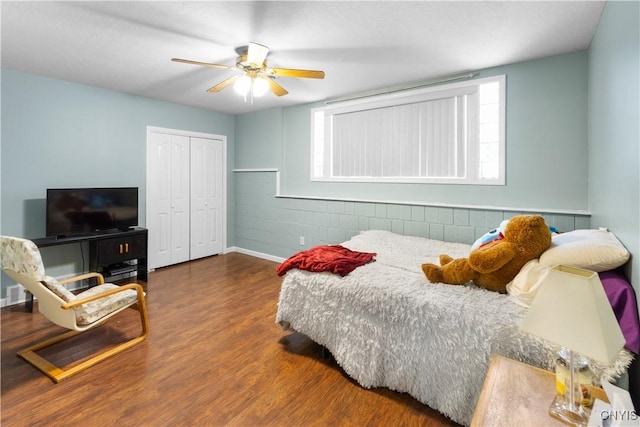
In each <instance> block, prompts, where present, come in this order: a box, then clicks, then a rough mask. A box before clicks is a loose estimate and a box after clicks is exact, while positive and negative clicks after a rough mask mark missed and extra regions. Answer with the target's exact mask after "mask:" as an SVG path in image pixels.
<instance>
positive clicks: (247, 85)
mask: <svg viewBox="0 0 640 427" xmlns="http://www.w3.org/2000/svg"><path fill="white" fill-rule="evenodd" d="M233 89H234V90H235V91H236V93H238V95H242V96H246V95H247V94H248V93H249V91H250V90H251V77H249V76H247V75H244V76H241V77H239V78H238V80H236V82H235V83H234V84H233Z"/></svg>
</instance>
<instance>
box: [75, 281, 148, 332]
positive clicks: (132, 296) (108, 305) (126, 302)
mask: <svg viewBox="0 0 640 427" xmlns="http://www.w3.org/2000/svg"><path fill="white" fill-rule="evenodd" d="M117 288H118V285H114V284H112V283H105V284H103V285H98V286H94V287H93V288H89V289H87V290H86V291H84V292H81V293H79V294H78V295H76V296H75V297H76V298H78V299H82V298H87V297H90V296H93V295H96V294H100V293H102V292H105V291H108V290H110V289H117ZM137 299H138V293H137V292H136V291H134V290H133V289H127V290H126V291H123V292H118V293H117V294H113V295H109V296H107V297H104V298H100V299H97V300H95V301H91V302H88V303H86V304H82V305H81V306H79V307H75V308H74V310H75V312H76V321H77V323H78V325H89V324H91V323H94V322H96V321H98V320H100V319H102V318H103V317H105V316H107V315H109V314H111V313H113V312H114V311H116V310H118V309H120V308H123V307H128V306H130V305H133V304H135V302H136V301H137Z"/></svg>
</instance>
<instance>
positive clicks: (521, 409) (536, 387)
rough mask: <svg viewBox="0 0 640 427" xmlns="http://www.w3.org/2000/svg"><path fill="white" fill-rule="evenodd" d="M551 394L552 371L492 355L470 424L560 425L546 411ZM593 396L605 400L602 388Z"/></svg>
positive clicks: (551, 399)
mask: <svg viewBox="0 0 640 427" xmlns="http://www.w3.org/2000/svg"><path fill="white" fill-rule="evenodd" d="M555 395H556V384H555V374H553V373H552V372H548V371H545V370H544V369H539V368H536V367H533V366H530V365H527V364H525V363H521V362H518V361H515V360H512V359H509V358H506V357H504V356H500V355H494V356H493V358H492V359H491V364H490V365H489V370H488V371H487V376H486V378H485V380H484V385H483V386H482V392H481V393H480V398H479V399H478V404H477V405H476V409H475V411H474V413H473V418H472V420H471V426H518V427H526V426H531V427H533V426H536V427H540V426H564V425H565V424H563V423H561V422H560V421H558V420H556V419H555V418H552V417H551V416H550V415H549V414H548V412H547V411H548V410H549V405H551V402H552V401H553V399H554V397H555ZM593 396H594V398H596V399H600V400H603V401H605V402H609V400H608V399H607V396H606V394H605V392H604V390H602V389H599V388H595V389H594V390H593Z"/></svg>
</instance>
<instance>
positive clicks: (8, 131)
mask: <svg viewBox="0 0 640 427" xmlns="http://www.w3.org/2000/svg"><path fill="white" fill-rule="evenodd" d="M1 79H2V83H1V84H2V87H1V89H2V132H1V137H2V141H1V144H2V145H1V149H2V154H1V167H2V171H1V181H2V182H1V189H2V196H1V214H2V215H1V230H2V233H3V234H8V235H15V236H20V237H27V238H36V237H43V236H44V235H45V209H44V203H45V200H44V199H45V196H46V189H47V188H48V187H91V186H104V187H108V186H137V187H139V188H140V202H139V203H140V208H141V210H140V225H141V226H144V222H145V215H146V212H145V194H146V186H145V180H146V165H145V163H146V127H147V126H158V127H166V128H174V129H182V130H189V131H195V132H206V133H214V134H220V135H226V136H227V144H228V147H227V153H228V159H227V161H228V162H229V163H228V164H229V169H231V168H232V167H233V164H234V157H235V150H234V140H235V118H234V116H232V115H225V114H219V113H215V112H212V111H208V110H203V109H197V108H192V107H186V106H181V105H177V104H172V103H168V102H163V101H158V100H153V99H149V98H143V97H139V96H133V95H128V94H124V93H120V92H114V91H109V90H105V89H101V88H97V87H92V86H86V85H80V84H76V83H70V82H65V81H60V80H55V79H50V78H46V77H41V76H36V75H32V74H25V73H21V72H16V71H12V70H6V69H3V70H2V74H1ZM228 182H229V189H228V191H229V194H230V202H229V212H228V213H229V215H228V216H229V219H230V220H229V224H228V230H229V232H228V235H229V237H228V240H229V244H230V245H232V244H233V236H234V229H235V224H234V222H233V218H234V215H233V208H234V204H233V202H232V200H233V192H234V190H233V179H231V177H229V179H228ZM76 246H77V245H69V246H68V247H66V246H65V247H58V248H56V249H53V248H46V249H43V257H44V259H45V265H47V269H48V272H49V274H51V275H62V274H69V273H73V272H79V271H82V270H83V268H82V267H83V266H82V260H81V254H80V249H79V248H78V247H76ZM86 256H87V253H86V250H85V257H86ZM49 269H50V270H49ZM7 280H8V279H7ZM4 283H5V280H3V288H4Z"/></svg>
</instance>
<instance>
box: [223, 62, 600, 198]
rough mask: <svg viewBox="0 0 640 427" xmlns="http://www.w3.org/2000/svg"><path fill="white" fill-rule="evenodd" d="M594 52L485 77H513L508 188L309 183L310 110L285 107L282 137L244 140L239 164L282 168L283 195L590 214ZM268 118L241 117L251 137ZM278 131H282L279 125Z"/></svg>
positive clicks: (240, 142)
mask: <svg viewBox="0 0 640 427" xmlns="http://www.w3.org/2000/svg"><path fill="white" fill-rule="evenodd" d="M587 59H588V57H587V52H586V51H582V52H576V53H572V54H566V55H559V56H554V57H549V58H544V59H540V60H536V61H529V62H523V63H518V64H512V65H506V66H503V67H499V68H493V69H488V70H482V71H480V72H479V75H478V77H486V76H491V75H497V74H506V76H507V114H506V116H507V123H506V136H507V140H506V158H507V166H506V168H507V172H506V173H507V176H506V185H505V186H470V185H435V184H361V183H360V184H359V183H326V182H311V181H310V180H309V167H310V166H309V163H310V162H309V150H310V117H309V116H310V114H309V112H310V109H311V108H313V107H317V106H320V105H322V104H319V103H316V104H308V105H302V106H296V107H291V108H285V109H283V110H282V129H281V134H280V135H279V137H277V138H274V137H273V136H272V137H269V138H265V139H261V140H258V139H256V138H244V137H240V135H239V136H238V139H237V146H236V154H237V162H238V164H243V165H252V167H280V168H281V184H282V186H281V188H282V193H283V194H290V195H305V196H319V197H338V198H358V199H365V200H376V201H402V202H420V203H444V204H453V205H460V204H463V205H476V206H483V205H484V206H487V205H488V206H496V207H510V208H514V209H524V208H532V209H534V210H535V209H539V210H544V209H561V210H572V211H576V210H578V211H580V210H583V211H586V210H587V209H588V197H587V180H586V170H587V165H588V157H587V75H588V73H587ZM263 114H268V115H270V116H271V115H277V114H276V113H274V112H273V111H269V112H263V113H254V114H252V115H251V116H250V117H245V116H239V117H238V124H239V125H240V124H241V125H242V127H243V128H244V132H245V134H246V135H260V134H262V131H263V128H262V126H263V122H264V120H257V119H256V118H257V117H260V116H261V115H263ZM272 130H273V131H278V130H277V129H275V128H274V127H273V126H272ZM264 144H271V145H270V147H271V150H272V152H273V153H278V152H281V153H282V156H281V158H280V159H279V162H278V165H277V166H275V165H273V164H271V162H272V161H273V156H271V157H269V160H270V163H269V164H266V162H263V161H262V160H261V158H260V156H261V155H262V153H263V151H264V150H265V147H264Z"/></svg>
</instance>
